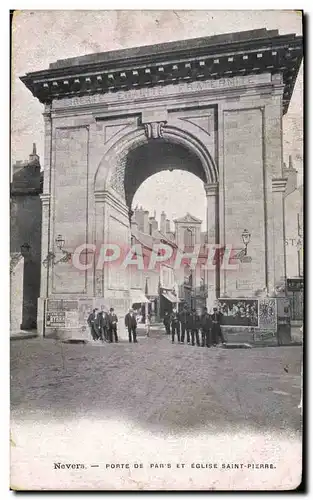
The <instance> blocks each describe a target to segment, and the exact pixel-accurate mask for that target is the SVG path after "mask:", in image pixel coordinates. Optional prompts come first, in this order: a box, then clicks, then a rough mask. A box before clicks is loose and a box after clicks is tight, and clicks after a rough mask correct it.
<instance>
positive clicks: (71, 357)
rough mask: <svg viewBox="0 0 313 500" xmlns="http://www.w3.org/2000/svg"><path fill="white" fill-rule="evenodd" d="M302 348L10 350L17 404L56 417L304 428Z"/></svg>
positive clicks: (157, 345) (27, 344) (28, 345)
mask: <svg viewBox="0 0 313 500" xmlns="http://www.w3.org/2000/svg"><path fill="white" fill-rule="evenodd" d="M301 356H302V351H301V348H300V347H279V348H278V347H276V348H273V347H272V348H260V349H247V350H246V349H237V350H225V349H221V348H215V349H214V348H211V349H207V348H199V347H191V346H187V345H177V344H175V345H172V344H171V343H170V342H169V339H167V338H161V339H160V338H151V339H140V341H139V343H138V344H137V345H134V344H130V345H129V344H128V343H119V344H117V345H116V344H104V345H93V344H88V345H80V344H71V345H69V344H61V343H57V342H55V341H53V340H38V339H33V340H26V341H19V342H14V343H12V346H11V359H12V361H11V374H12V376H11V387H12V391H11V400H12V410H13V414H16V415H18V413H19V411H21V410H22V411H23V413H24V414H25V412H26V413H27V411H35V410H40V411H46V409H47V407H49V411H50V413H52V414H55V416H64V415H67V416H71V415H76V414H77V413H79V412H80V411H83V412H84V414H98V413H101V414H102V415H106V414H108V413H111V412H118V413H122V414H124V415H125V416H127V417H128V418H131V419H133V420H134V421H136V422H138V421H139V422H141V424H142V425H143V426H147V427H151V426H157V427H159V429H160V430H162V429H164V430H166V429H168V428H171V427H173V428H175V429H176V430H177V429H178V428H179V429H188V428H192V427H198V426H199V425H202V424H205V425H206V426H209V427H210V428H211V429H212V430H214V429H216V428H218V429H221V428H224V429H225V428H228V427H231V428H234V426H235V427H238V428H240V427H242V426H244V427H245V428H247V426H251V427H254V428H258V429H261V428H262V427H266V428H267V429H268V428H273V429H277V430H288V429H290V430H292V431H299V430H300V415H299V410H298V408H297V405H298V403H299V399H300V372H301Z"/></svg>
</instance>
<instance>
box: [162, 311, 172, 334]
mask: <svg viewBox="0 0 313 500" xmlns="http://www.w3.org/2000/svg"><path fill="white" fill-rule="evenodd" d="M163 324H164V326H165V331H166V334H167V335H169V334H170V333H171V317H170V315H169V313H168V312H167V311H165V313H164V319H163Z"/></svg>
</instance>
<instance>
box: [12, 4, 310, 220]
mask: <svg viewBox="0 0 313 500" xmlns="http://www.w3.org/2000/svg"><path fill="white" fill-rule="evenodd" d="M259 28H267V29H278V30H279V32H280V34H287V33H295V34H298V35H301V34H302V18H301V15H300V14H298V13H297V12H295V11H287V10H277V11H199V10H197V11H196V10H195V11H188V10H175V11H173V10H169V11H157V10H145V11H143V10H142V11H135V10H131V11H123V10H116V11H113V10H112V11H99V10H93V11H74V10H67V11H51V10H50V11H48V10H42V11H39V10H36V11H20V12H17V13H16V14H15V16H14V20H13V28H12V111H11V161H12V163H14V162H15V161H16V160H25V159H27V158H28V156H29V154H30V153H31V151H32V144H33V143H34V142H35V143H36V145H37V152H38V154H39V156H40V157H41V159H43V158H44V128H43V117H42V113H43V105H42V104H40V103H39V101H38V100H37V99H35V98H34V97H33V96H32V94H31V92H30V91H29V90H28V89H27V88H26V87H25V86H24V84H23V83H22V82H21V81H20V80H19V77H20V76H22V75H24V74H25V73H27V72H32V71H37V70H42V69H46V68H48V66H49V64H50V63H51V62H54V61H56V60H57V59H65V58H68V57H75V56H80V55H84V54H90V53H93V52H104V51H107V50H114V49H121V48H128V47H134V46H138V45H150V44H154V43H162V42H169V41H174V40H181V39H187V38H195V37H201V36H211V35H216V34H220V33H228V32H234V31H244V30H248V29H259ZM302 92H303V70H302V67H301V69H300V72H299V75H298V79H297V82H296V85H295V89H294V93H293V96H292V99H291V102H290V106H289V111H288V114H287V115H285V117H284V120H283V128H284V130H283V133H284V159H285V161H288V156H289V155H290V154H291V155H292V156H293V160H294V166H295V168H296V169H297V170H298V171H299V181H298V182H299V184H300V183H301V174H302V163H303V137H302V136H303V131H302V126H303V118H302V114H303V109H302V108H303V105H302ZM186 187H187V189H186ZM199 188H200V190H201V191H199ZM182 199H183V200H184V203H181V200H182ZM204 202H205V196H204V192H203V187H202V183H201V181H200V180H199V179H197V178H196V177H195V176H193V175H192V174H189V173H188V172H181V171H174V172H167V171H166V172H163V173H160V174H157V175H154V176H152V177H150V179H148V180H147V181H146V182H145V183H144V184H142V185H141V186H140V188H139V190H138V191H137V193H136V196H135V198H134V204H139V205H142V206H144V208H146V209H147V210H149V211H150V212H153V211H154V210H156V212H157V217H159V215H160V213H161V211H162V210H163V209H164V210H165V211H166V213H167V215H168V217H169V218H170V219H173V218H175V217H178V216H183V215H185V213H186V212H187V211H189V212H190V213H192V214H193V215H195V216H196V217H198V218H200V219H202V220H205V217H206V216H205V203H204Z"/></svg>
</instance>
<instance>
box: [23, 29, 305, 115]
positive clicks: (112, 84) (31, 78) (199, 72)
mask: <svg viewBox="0 0 313 500" xmlns="http://www.w3.org/2000/svg"><path fill="white" fill-rule="evenodd" d="M302 45H303V40H302V37H301V36H297V35H295V34H288V35H279V32H278V30H267V29H265V28H264V29H258V30H249V31H241V32H235V33H226V34H221V35H214V36H208V37H201V38H193V39H188V40H180V41H175V42H167V43H161V44H155V45H147V46H140V47H133V48H127V49H122V50H114V51H109V52H99V53H95V54H88V55H84V56H80V57H73V58H69V59H63V60H58V61H56V62H54V63H51V64H50V66H49V68H48V69H46V70H42V71H36V72H32V73H27V74H26V75H25V76H22V77H21V80H22V82H23V83H24V84H25V85H26V86H27V87H28V89H29V90H30V91H31V92H32V93H33V95H34V96H35V97H37V98H38V99H39V100H40V102H43V103H50V102H52V101H53V100H54V99H60V98H62V97H65V96H70V97H73V96H82V95H89V96H90V95H92V94H103V93H110V92H114V91H116V90H118V89H121V90H125V91H127V90H129V89H131V88H133V89H138V88H147V86H156V85H162V86H163V85H168V84H173V82H174V81H175V83H178V82H179V81H182V82H185V83H186V82H192V81H199V79H200V80H202V81H203V80H210V79H220V78H229V77H233V76H238V75H241V76H243V75H251V74H257V73H265V72H266V73H272V74H276V73H279V72H281V73H283V82H284V96H283V100H284V113H285V112H286V111H287V109H288V105H289V101H290V98H291V95H292V92H293V88H294V84H295V81H296V78H297V74H298V71H299V68H300V64H301V60H302V52H303V47H302Z"/></svg>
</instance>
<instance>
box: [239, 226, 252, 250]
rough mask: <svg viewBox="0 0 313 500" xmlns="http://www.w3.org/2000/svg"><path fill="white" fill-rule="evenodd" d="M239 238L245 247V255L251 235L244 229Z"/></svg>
mask: <svg viewBox="0 0 313 500" xmlns="http://www.w3.org/2000/svg"><path fill="white" fill-rule="evenodd" d="M241 238H242V241H243V244H244V246H245V255H247V246H248V244H249V243H250V238H251V233H249V231H248V230H247V229H244V230H243V232H242V234H241Z"/></svg>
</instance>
